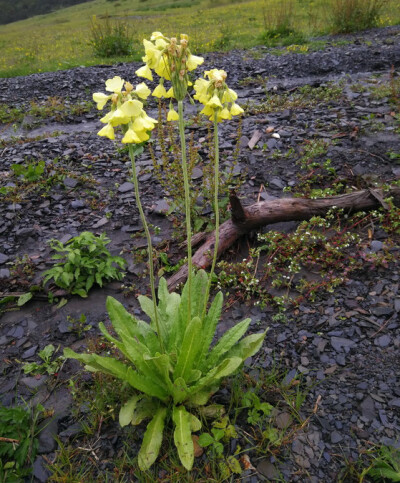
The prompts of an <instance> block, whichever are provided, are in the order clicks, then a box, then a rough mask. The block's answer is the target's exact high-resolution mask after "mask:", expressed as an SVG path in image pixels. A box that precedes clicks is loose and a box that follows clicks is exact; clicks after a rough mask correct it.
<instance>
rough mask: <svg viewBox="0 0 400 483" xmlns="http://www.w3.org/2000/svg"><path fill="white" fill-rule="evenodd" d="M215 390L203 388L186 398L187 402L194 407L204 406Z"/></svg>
mask: <svg viewBox="0 0 400 483" xmlns="http://www.w3.org/2000/svg"><path fill="white" fill-rule="evenodd" d="M217 389H218V388H217ZM214 392H215V391H212V390H211V389H210V388H209V387H206V388H205V389H201V390H199V391H197V392H195V393H193V394H190V396H189V397H188V398H187V399H186V400H185V404H187V405H188V406H194V407H197V406H204V405H205V404H207V403H208V401H209V399H210V397H211V396H212V394H213V393H214Z"/></svg>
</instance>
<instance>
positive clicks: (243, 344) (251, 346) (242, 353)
mask: <svg viewBox="0 0 400 483" xmlns="http://www.w3.org/2000/svg"><path fill="white" fill-rule="evenodd" d="M267 330H268V329H267ZM267 330H266V331H265V332H261V333H260V334H251V335H248V336H247V337H245V338H244V339H242V340H241V341H239V342H238V343H237V344H236V345H235V346H234V347H232V349H231V350H230V351H229V352H227V353H226V354H225V357H241V358H242V360H243V361H245V360H246V359H247V358H248V357H251V356H253V355H254V354H256V353H257V352H258V351H259V350H260V348H261V346H262V343H263V341H264V339H265V335H266V333H267Z"/></svg>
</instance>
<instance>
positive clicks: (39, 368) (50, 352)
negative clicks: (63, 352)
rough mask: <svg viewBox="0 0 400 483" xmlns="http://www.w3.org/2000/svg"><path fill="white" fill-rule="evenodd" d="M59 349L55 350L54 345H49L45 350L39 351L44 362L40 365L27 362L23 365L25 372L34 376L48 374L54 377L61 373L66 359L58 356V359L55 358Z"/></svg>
mask: <svg viewBox="0 0 400 483" xmlns="http://www.w3.org/2000/svg"><path fill="white" fill-rule="evenodd" d="M58 349H59V348H57V349H56V348H55V347H54V346H53V345H52V344H49V345H47V346H46V347H45V348H44V349H42V350H41V351H39V353H38V356H39V357H40V358H41V359H42V361H43V362H41V363H40V364H38V363H37V362H27V363H24V364H23V367H22V368H23V371H24V373H25V374H32V375H34V376H37V375H41V374H46V373H47V374H48V375H49V376H52V375H54V374H56V373H57V372H59V370H60V368H61V366H62V364H63V362H64V360H65V357H63V356H58V357H57V358H55V359H54V358H53V356H54V354H55V353H56V352H57V350H58Z"/></svg>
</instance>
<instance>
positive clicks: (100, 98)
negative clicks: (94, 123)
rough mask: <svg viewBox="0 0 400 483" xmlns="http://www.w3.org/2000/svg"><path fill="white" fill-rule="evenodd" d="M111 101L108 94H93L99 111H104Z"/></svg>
mask: <svg viewBox="0 0 400 483" xmlns="http://www.w3.org/2000/svg"><path fill="white" fill-rule="evenodd" d="M109 99H111V96H107V94H103V93H102V92H95V93H94V94H93V100H94V102H95V103H96V104H97V109H98V110H99V111H101V110H102V109H103V107H104V106H105V105H106V104H107V102H108V100H109Z"/></svg>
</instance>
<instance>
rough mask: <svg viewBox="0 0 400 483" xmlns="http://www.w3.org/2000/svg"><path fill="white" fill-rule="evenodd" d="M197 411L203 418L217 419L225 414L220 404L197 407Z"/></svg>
mask: <svg viewBox="0 0 400 483" xmlns="http://www.w3.org/2000/svg"><path fill="white" fill-rule="evenodd" d="M198 411H199V413H200V414H201V415H202V416H203V417H204V418H208V419H210V418H213V419H219V418H221V417H222V416H223V415H224V414H225V407H224V406H223V405H222V404H210V405H209V406H204V407H200V408H198Z"/></svg>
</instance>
